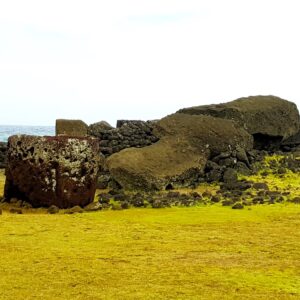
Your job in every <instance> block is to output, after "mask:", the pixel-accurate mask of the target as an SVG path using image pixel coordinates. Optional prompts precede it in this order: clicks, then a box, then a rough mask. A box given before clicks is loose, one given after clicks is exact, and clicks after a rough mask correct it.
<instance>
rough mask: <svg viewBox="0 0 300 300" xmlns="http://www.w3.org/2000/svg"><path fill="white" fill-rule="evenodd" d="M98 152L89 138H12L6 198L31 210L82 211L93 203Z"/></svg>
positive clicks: (97, 148)
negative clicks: (78, 209) (71, 209)
mask: <svg viewBox="0 0 300 300" xmlns="http://www.w3.org/2000/svg"><path fill="white" fill-rule="evenodd" d="M98 152H99V146H98V141H97V140H96V139H92V138H70V137H65V136H60V137H37V136H28V135H15V136H11V137H10V138H9V141H8V162H7V167H6V182H5V194H4V195H5V198H6V199H7V200H8V201H9V200H10V199H11V198H14V197H15V198H18V199H22V200H25V201H27V202H28V203H30V204H31V205H32V206H33V207H40V206H45V207H50V206H51V205H56V206H57V207H59V208H68V207H73V206H76V205H80V206H82V207H84V206H86V205H87V204H89V203H91V202H92V201H93V200H94V194H95V190H96V182H97V173H98Z"/></svg>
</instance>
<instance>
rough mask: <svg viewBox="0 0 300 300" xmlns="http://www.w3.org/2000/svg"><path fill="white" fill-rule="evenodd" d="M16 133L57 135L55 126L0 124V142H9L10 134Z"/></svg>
mask: <svg viewBox="0 0 300 300" xmlns="http://www.w3.org/2000/svg"><path fill="white" fill-rule="evenodd" d="M14 134H29V135H42V136H43V135H50V136H53V135H55V127H54V126H20V125H0V142H7V139H8V137H9V136H11V135H14Z"/></svg>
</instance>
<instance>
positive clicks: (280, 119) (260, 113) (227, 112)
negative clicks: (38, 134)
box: [178, 96, 300, 149]
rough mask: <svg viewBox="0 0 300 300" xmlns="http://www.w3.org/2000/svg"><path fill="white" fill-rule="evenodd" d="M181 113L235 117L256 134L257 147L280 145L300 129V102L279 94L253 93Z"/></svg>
mask: <svg viewBox="0 0 300 300" xmlns="http://www.w3.org/2000/svg"><path fill="white" fill-rule="evenodd" d="M178 112H179V113H184V114H190V115H210V116H214V117H218V118H223V119H229V120H234V121H235V122H236V123H237V124H239V125H240V126H241V127H242V128H244V129H245V130H247V131H248V132H249V133H250V134H252V135H253V137H254V146H255V148H257V149H264V148H266V149H268V148H270V147H278V146H279V144H280V143H281V142H282V141H283V140H285V139H287V138H289V137H290V136H292V135H294V134H296V133H297V132H298V130H299V126H300V121H299V112H298V109H297V106H296V104H294V103H292V102H289V101H287V100H283V99H281V98H279V97H275V96H252V97H248V98H239V99H237V100H234V101H231V102H228V103H223V104H217V105H215V104H213V105H203V106H195V107H190V108H184V109H181V110H179V111H178Z"/></svg>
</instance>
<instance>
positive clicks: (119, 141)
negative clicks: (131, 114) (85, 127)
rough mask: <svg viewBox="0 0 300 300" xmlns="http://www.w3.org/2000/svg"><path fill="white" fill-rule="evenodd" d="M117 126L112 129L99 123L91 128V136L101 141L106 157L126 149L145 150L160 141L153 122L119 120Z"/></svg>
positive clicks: (101, 148) (101, 147) (101, 149)
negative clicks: (144, 148)
mask: <svg viewBox="0 0 300 300" xmlns="http://www.w3.org/2000/svg"><path fill="white" fill-rule="evenodd" d="M117 124H118V127H117V128H110V129H109V128H107V129H105V128H104V127H103V126H98V125H97V123H96V124H95V126H94V125H91V126H90V130H89V133H90V135H92V136H94V137H97V138H98V139H99V145H100V151H101V153H102V154H103V155H105V156H106V157H107V156H110V155H112V154H113V153H117V152H120V151H121V150H123V149H126V148H131V147H136V148H143V147H146V146H149V145H151V144H153V143H155V142H157V141H158V138H157V137H156V136H155V135H154V134H153V124H154V123H153V122H151V121H130V120H119V121H118V122H117ZM102 127H103V128H102Z"/></svg>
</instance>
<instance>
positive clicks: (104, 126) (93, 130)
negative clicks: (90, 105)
mask: <svg viewBox="0 0 300 300" xmlns="http://www.w3.org/2000/svg"><path fill="white" fill-rule="evenodd" d="M111 129H114V128H113V127H112V126H111V125H110V124H109V123H107V122H106V121H100V122H97V123H94V124H91V125H90V126H89V129H88V133H89V135H93V136H99V135H101V133H102V132H103V131H106V130H111Z"/></svg>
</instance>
